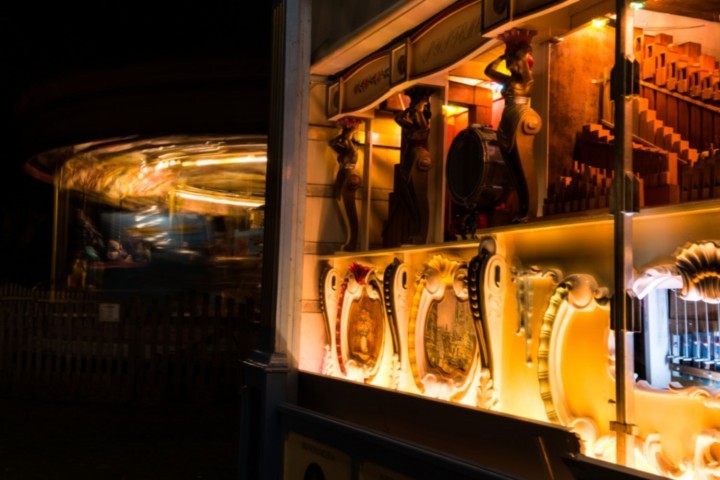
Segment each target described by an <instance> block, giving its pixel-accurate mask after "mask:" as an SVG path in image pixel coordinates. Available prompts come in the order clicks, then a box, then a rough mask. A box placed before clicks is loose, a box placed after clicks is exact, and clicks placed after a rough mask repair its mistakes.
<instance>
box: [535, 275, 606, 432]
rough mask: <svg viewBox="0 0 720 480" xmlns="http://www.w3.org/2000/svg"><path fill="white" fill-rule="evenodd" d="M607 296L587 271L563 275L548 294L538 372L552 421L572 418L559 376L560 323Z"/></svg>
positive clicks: (566, 422)
mask: <svg viewBox="0 0 720 480" xmlns="http://www.w3.org/2000/svg"><path fill="white" fill-rule="evenodd" d="M608 300H609V298H608V292H607V290H606V289H604V288H599V287H598V285H597V282H596V281H595V279H594V278H593V277H592V276H590V275H586V274H576V275H570V276H568V277H566V278H565V279H564V280H563V281H562V282H561V283H560V284H559V285H558V286H557V288H556V289H555V293H554V294H553V295H552V297H550V302H549V305H548V308H547V310H546V311H545V315H544V316H543V323H542V327H541V329H540V343H539V346H538V353H537V358H538V373H537V375H538V383H539V386H540V395H541V397H542V400H543V404H544V405H545V413H546V415H547V417H548V420H550V421H551V422H553V423H559V424H561V425H570V423H571V422H572V420H573V415H572V413H571V412H570V409H569V407H568V405H567V400H566V398H565V393H564V386H563V382H562V378H560V362H559V358H560V352H561V349H562V342H563V341H565V339H563V338H561V337H563V336H564V327H565V325H563V323H567V322H569V321H571V320H572V316H573V314H574V312H576V311H580V310H592V309H594V308H596V307H597V306H603V307H604V306H605V304H607V303H608ZM556 320H557V321H556ZM556 323H557V324H559V325H560V328H558V326H557V325H556ZM551 377H553V378H551Z"/></svg>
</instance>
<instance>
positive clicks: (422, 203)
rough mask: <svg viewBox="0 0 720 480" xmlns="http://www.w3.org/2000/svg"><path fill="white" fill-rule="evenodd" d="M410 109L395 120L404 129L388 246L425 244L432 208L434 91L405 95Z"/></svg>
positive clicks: (417, 90)
mask: <svg viewBox="0 0 720 480" xmlns="http://www.w3.org/2000/svg"><path fill="white" fill-rule="evenodd" d="M405 93H406V94H407V95H408V96H409V97H410V106H409V107H408V108H406V109H405V110H403V111H402V112H400V113H399V114H398V115H397V116H396V117H395V122H396V123H397V124H398V125H400V127H402V141H401V146H400V150H401V153H400V164H399V165H396V166H395V177H394V185H393V193H392V194H391V195H390V211H389V214H388V222H387V226H386V228H385V231H384V233H383V243H384V245H385V246H386V247H394V246H398V245H402V244H408V243H409V244H422V243H425V242H426V241H427V235H428V224H429V216H430V207H429V204H428V195H427V190H428V173H429V171H430V168H431V167H432V158H431V157H430V151H429V150H428V135H429V134H430V116H431V114H430V95H431V94H432V90H431V89H428V88H422V87H415V88H411V89H410V90H408V91H407V92H405Z"/></svg>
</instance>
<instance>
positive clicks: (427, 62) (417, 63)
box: [410, 0, 487, 78]
mask: <svg viewBox="0 0 720 480" xmlns="http://www.w3.org/2000/svg"><path fill="white" fill-rule="evenodd" d="M482 19H483V12H482V1H480V0H478V1H475V2H471V3H469V4H467V5H465V6H464V7H463V8H461V9H459V10H457V11H454V12H452V13H450V14H449V15H448V16H446V17H445V18H443V19H441V20H439V21H438V22H436V23H434V24H432V25H430V26H429V27H428V28H426V29H423V30H420V31H419V32H418V33H417V34H416V35H414V36H413V38H411V48H412V55H411V56H410V76H411V77H413V78H414V77H418V76H420V75H426V74H429V73H432V72H435V71H438V70H440V69H442V68H446V67H448V66H449V65H452V64H453V63H455V62H457V61H459V60H461V59H462V58H463V57H465V56H466V55H469V54H471V53H472V52H473V51H474V50H475V49H477V48H478V47H480V46H481V45H482V44H483V43H485V42H486V41H487V39H486V38H483V37H482Z"/></svg>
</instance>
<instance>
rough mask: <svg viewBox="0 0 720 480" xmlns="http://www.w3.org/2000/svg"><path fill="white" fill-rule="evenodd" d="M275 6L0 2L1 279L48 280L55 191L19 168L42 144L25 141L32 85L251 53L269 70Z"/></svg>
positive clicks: (210, 1)
mask: <svg viewBox="0 0 720 480" xmlns="http://www.w3.org/2000/svg"><path fill="white" fill-rule="evenodd" d="M271 5H272V2H271V1H269V0H264V1H262V2H239V1H237V0H234V1H231V0H206V1H188V0H185V1H183V0H179V1H168V0H150V1H140V0H125V1H113V0H105V1H103V0H96V1H92V2H91V1H87V0H81V1H75V2H46V3H44V2H40V3H38V2H3V3H2V5H1V6H0V62H1V64H2V67H0V94H1V95H2V98H1V103H0V108H1V112H0V114H1V115H2V123H3V128H2V133H1V135H2V138H1V140H2V148H0V163H1V164H2V178H3V187H2V189H0V191H1V194H0V195H1V198H0V201H1V202H2V203H1V204H0V225H2V237H0V251H2V252H3V253H4V257H5V258H4V259H0V281H2V280H3V279H10V280H13V281H17V282H20V283H24V284H26V285H32V284H36V283H38V282H41V281H43V280H47V279H48V278H49V274H50V258H51V232H52V208H53V207H52V197H53V192H52V188H51V186H49V185H47V184H43V183H42V182H40V181H38V180H36V179H34V178H31V177H30V176H29V175H27V174H26V173H25V172H24V170H23V167H22V166H23V163H24V161H25V160H26V159H27V158H28V156H29V154H30V152H33V151H37V150H38V149H39V147H38V146H37V145H38V144H39V143H43V139H41V138H34V137H28V136H27V135H24V133H25V132H24V125H23V122H22V119H19V117H18V116H17V115H16V111H17V105H18V100H19V99H22V98H23V97H24V96H25V97H26V98H27V95H28V92H29V91H31V90H32V89H33V87H34V86H36V85H38V84H45V85H48V84H49V85H52V84H53V82H54V81H55V80H56V79H57V78H60V77H63V76H66V75H75V74H77V73H81V74H84V73H87V72H91V71H103V70H105V69H110V68H112V69H114V70H117V69H122V68H125V67H136V66H137V65H143V64H152V63H154V62H157V61H174V60H175V59H185V60H187V59H193V58H206V57H223V58H233V59H235V58H244V57H248V58H254V59H260V60H261V62H265V63H263V65H265V64H267V65H268V70H269V56H270V41H271V40H270V34H269V31H270V22H271ZM266 60H267V61H266ZM58 146H60V145H58Z"/></svg>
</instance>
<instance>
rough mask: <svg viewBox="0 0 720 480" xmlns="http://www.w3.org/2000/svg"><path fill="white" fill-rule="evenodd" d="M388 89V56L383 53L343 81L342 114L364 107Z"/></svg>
mask: <svg viewBox="0 0 720 480" xmlns="http://www.w3.org/2000/svg"><path fill="white" fill-rule="evenodd" d="M389 89H390V54H389V53H383V54H382V55H380V56H379V57H377V58H376V59H374V60H370V61H369V62H367V63H365V64H364V65H362V66H361V67H360V68H358V69H357V70H355V71H354V72H351V73H350V75H348V77H346V78H345V79H343V95H342V104H343V108H342V110H343V112H351V111H353V110H358V109H360V108H363V107H366V106H367V105H369V104H370V103H372V102H373V101H374V100H376V99H378V98H380V97H381V96H382V95H383V94H384V93H385V92H387V91H388V90H389Z"/></svg>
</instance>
